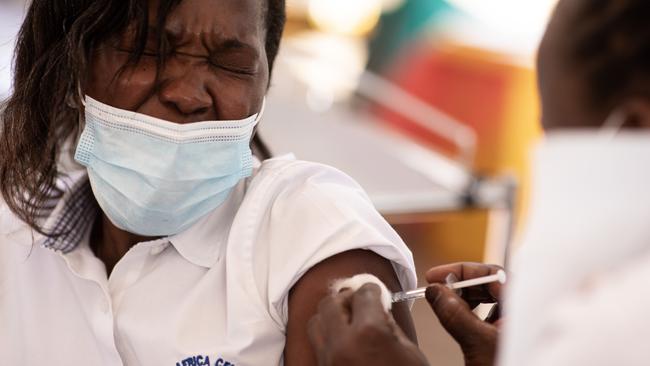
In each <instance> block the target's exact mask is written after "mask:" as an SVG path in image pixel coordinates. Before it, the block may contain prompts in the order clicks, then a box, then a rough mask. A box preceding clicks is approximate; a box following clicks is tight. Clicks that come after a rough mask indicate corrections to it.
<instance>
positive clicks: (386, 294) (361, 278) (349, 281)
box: [332, 273, 393, 312]
mask: <svg viewBox="0 0 650 366" xmlns="http://www.w3.org/2000/svg"><path fill="white" fill-rule="evenodd" d="M366 283H374V284H375V285H377V286H379V288H380V289H381V304H382V305H383V306H384V310H386V312H389V311H390V309H391V307H392V305H393V303H392V294H391V292H390V291H389V290H388V287H386V285H385V284H384V283H383V282H381V280H380V279H379V278H377V277H376V276H374V275H371V274H368V273H362V274H358V275H356V276H352V277H349V278H342V279H339V280H336V281H334V283H332V293H334V294H337V293H339V292H340V291H341V290H342V289H344V288H349V289H350V290H352V291H357V290H358V289H359V288H361V286H363V285H365V284H366Z"/></svg>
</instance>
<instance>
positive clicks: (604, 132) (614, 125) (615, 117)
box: [599, 109, 627, 141]
mask: <svg viewBox="0 0 650 366" xmlns="http://www.w3.org/2000/svg"><path fill="white" fill-rule="evenodd" d="M625 121H627V116H626V115H625V112H623V111H622V110H620V109H616V110H614V112H612V114H610V115H609V117H607V119H606V120H605V123H603V126H602V127H601V128H600V131H599V135H600V137H601V138H602V139H604V140H607V141H609V140H612V139H613V138H614V137H616V135H618V133H619V131H620V130H621V129H622V128H623V125H624V124H625Z"/></svg>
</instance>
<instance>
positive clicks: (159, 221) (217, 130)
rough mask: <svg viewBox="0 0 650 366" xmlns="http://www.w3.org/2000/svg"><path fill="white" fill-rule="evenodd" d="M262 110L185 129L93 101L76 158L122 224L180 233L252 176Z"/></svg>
mask: <svg viewBox="0 0 650 366" xmlns="http://www.w3.org/2000/svg"><path fill="white" fill-rule="evenodd" d="M263 108H264V106H262V111H260V113H258V114H256V115H252V116H250V117H248V118H246V119H243V120H233V121H205V122H196V123H190V124H178V123H173V122H169V121H165V120H161V119H158V118H154V117H151V116H147V115H144V114H140V113H136V112H131V111H126V110H122V109H118V108H114V107H111V106H109V105H106V104H103V103H100V102H98V101H96V100H94V99H92V98H90V97H88V96H86V114H85V116H86V124H85V127H84V130H83V133H82V134H81V138H80V140H79V143H78V145H77V150H76V153H75V160H77V161H78V162H79V163H80V164H82V165H84V166H85V167H86V168H87V170H88V177H89V180H90V184H91V187H92V190H93V193H94V195H95V198H96V199H97V202H98V203H99V205H100V207H101V208H102V210H103V211H104V213H105V214H106V215H107V216H108V218H109V219H110V220H111V222H112V223H113V224H114V225H115V226H117V227H118V228H120V229H122V230H126V231H128V232H131V233H134V234H139V235H145V236H168V235H173V234H177V233H180V232H182V231H183V230H185V229H187V228H188V227H190V226H191V225H192V224H194V223H195V222H196V221H198V220H199V219H200V218H201V217H203V216H204V215H206V214H208V213H209V212H211V211H213V210H214V209H216V208H217V207H219V206H220V205H221V204H222V203H223V202H224V201H225V200H226V198H227V197H228V195H229V193H230V192H231V190H232V189H233V187H234V186H235V185H236V184H237V183H238V182H239V181H240V180H241V179H243V178H246V177H249V176H250V175H251V174H252V169H253V157H252V153H251V150H250V146H249V145H250V140H251V137H252V134H253V131H254V128H255V125H256V124H257V123H258V121H259V119H260V117H261V115H262V112H263Z"/></svg>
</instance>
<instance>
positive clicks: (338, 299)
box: [317, 294, 350, 336]
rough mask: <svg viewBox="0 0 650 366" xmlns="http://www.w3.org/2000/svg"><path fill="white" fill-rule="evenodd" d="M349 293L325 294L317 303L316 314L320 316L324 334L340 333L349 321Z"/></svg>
mask: <svg viewBox="0 0 650 366" xmlns="http://www.w3.org/2000/svg"><path fill="white" fill-rule="evenodd" d="M348 298H349V295H346V294H335V295H330V296H326V297H325V298H323V300H321V302H320V303H319V304H318V312H317V314H318V315H319V316H320V318H321V323H322V327H323V331H324V332H325V334H326V336H330V335H336V334H340V332H342V331H343V330H344V329H345V327H346V326H347V325H348V324H349V322H350V310H349V309H350V307H349V305H347V304H346V302H349V300H348Z"/></svg>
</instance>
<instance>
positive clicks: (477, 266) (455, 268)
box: [426, 262, 503, 302]
mask: <svg viewBox="0 0 650 366" xmlns="http://www.w3.org/2000/svg"><path fill="white" fill-rule="evenodd" d="M499 270H503V268H502V267H500V266H497V265H494V264H483V263H472V262H461V263H452V264H446V265H442V266H437V267H433V268H431V269H429V270H428V271H427V273H426V279H427V282H429V283H444V282H445V278H446V277H447V276H448V275H449V273H453V274H454V275H455V276H456V277H457V278H458V280H459V281H464V280H469V279H473V278H477V277H484V276H489V275H493V274H496V273H497V272H498V271H499ZM501 287H502V285H501V284H500V283H499V282H493V283H490V284H487V285H483V286H475V287H469V288H465V289H463V295H466V296H468V300H470V301H474V300H475V299H478V300H482V299H486V300H489V299H490V298H492V299H494V300H496V301H499V300H500V299H501ZM463 297H465V296H463ZM479 302H480V301H479ZM489 302H492V301H489Z"/></svg>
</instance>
